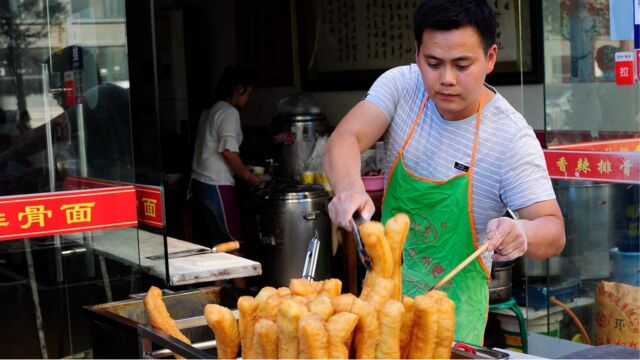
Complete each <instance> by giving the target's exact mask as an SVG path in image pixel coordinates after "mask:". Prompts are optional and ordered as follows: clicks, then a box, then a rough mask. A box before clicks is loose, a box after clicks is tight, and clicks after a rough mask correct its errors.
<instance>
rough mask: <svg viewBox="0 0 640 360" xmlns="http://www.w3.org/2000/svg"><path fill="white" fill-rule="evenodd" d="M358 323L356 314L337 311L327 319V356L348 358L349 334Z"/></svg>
mask: <svg viewBox="0 0 640 360" xmlns="http://www.w3.org/2000/svg"><path fill="white" fill-rule="evenodd" d="M357 324H358V315H356V314H353V313H350V312H339V313H337V314H335V315H333V316H331V317H330V318H329V320H328V321H327V332H328V333H329V358H331V359H348V358H349V346H350V341H349V339H350V338H351V334H352V333H353V330H354V329H355V327H356V325H357Z"/></svg>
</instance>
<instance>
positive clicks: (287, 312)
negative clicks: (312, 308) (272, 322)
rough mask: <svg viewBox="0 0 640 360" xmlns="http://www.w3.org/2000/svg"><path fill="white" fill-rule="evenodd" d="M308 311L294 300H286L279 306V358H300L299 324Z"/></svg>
mask: <svg viewBox="0 0 640 360" xmlns="http://www.w3.org/2000/svg"><path fill="white" fill-rule="evenodd" d="M306 312H307V310H306V309H305V308H304V306H302V305H300V304H299V303H297V302H295V301H293V300H284V301H282V302H281V303H280V305H279V306H278V316H277V319H276V327H277V329H278V357H279V358H280V359H295V358H297V357H298V347H299V342H298V323H299V322H300V317H302V315H303V314H305V313H306Z"/></svg>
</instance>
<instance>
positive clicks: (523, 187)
mask: <svg viewBox="0 0 640 360" xmlns="http://www.w3.org/2000/svg"><path fill="white" fill-rule="evenodd" d="M508 154H509V155H508V161H505V167H504V168H503V177H502V182H503V183H502V186H501V187H500V188H501V190H500V196H501V197H502V200H503V202H504V203H505V204H506V205H507V206H509V207H510V208H512V209H514V210H518V209H522V208H525V207H527V206H530V205H533V204H535V203H537V202H540V201H544V200H550V199H555V198H556V196H555V192H554V190H553V186H552V184H551V178H549V172H548V171H547V164H546V162H545V159H544V153H543V152H542V147H541V146H540V143H539V142H538V139H536V136H535V134H534V132H533V130H532V129H531V127H526V128H522V129H521V130H520V131H519V133H518V134H517V135H516V137H515V139H514V141H513V142H512V144H511V147H510V149H509V153H508Z"/></svg>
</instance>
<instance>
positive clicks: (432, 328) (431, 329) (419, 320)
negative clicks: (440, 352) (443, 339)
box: [409, 295, 438, 359]
mask: <svg viewBox="0 0 640 360" xmlns="http://www.w3.org/2000/svg"><path fill="white" fill-rule="evenodd" d="M435 300H436V299H435V297H433V296H427V295H418V296H416V298H415V303H414V314H413V327H414V328H413V329H414V330H413V336H412V338H411V349H410V350H409V357H410V358H412V359H431V358H433V352H434V351H435V348H436V343H437V342H438V314H437V312H436V310H435V307H436V306H437V303H436V301H435Z"/></svg>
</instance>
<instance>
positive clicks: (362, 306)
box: [351, 299, 380, 359]
mask: <svg viewBox="0 0 640 360" xmlns="http://www.w3.org/2000/svg"><path fill="white" fill-rule="evenodd" d="M351 312H352V313H354V314H356V315H358V325H357V326H356V331H355V335H354V342H355V347H356V358H358V359H372V358H374V357H375V355H376V344H377V343H378V338H379V336H380V327H379V324H378V314H377V313H376V309H375V308H374V307H373V305H371V304H369V303H368V302H366V301H364V300H362V299H355V300H354V301H353V305H352V306H351Z"/></svg>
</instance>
